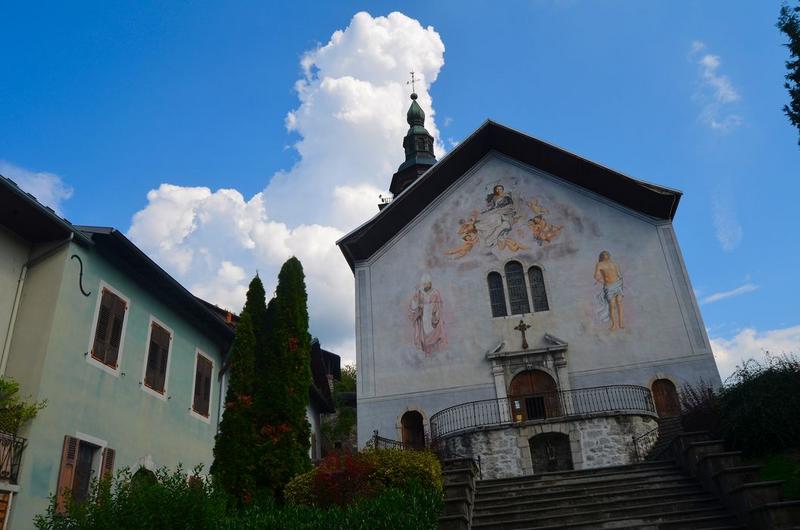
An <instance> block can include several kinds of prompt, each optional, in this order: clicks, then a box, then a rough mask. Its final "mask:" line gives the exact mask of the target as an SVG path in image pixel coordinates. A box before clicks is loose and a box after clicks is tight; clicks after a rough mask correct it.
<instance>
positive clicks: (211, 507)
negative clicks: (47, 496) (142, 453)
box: [34, 466, 227, 530]
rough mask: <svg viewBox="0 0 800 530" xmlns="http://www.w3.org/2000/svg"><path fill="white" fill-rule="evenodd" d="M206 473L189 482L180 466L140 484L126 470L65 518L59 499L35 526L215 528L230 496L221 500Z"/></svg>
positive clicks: (54, 529) (75, 529)
mask: <svg viewBox="0 0 800 530" xmlns="http://www.w3.org/2000/svg"><path fill="white" fill-rule="evenodd" d="M200 471H201V469H200V468H196V469H195V470H194V474H195V476H196V477H197V478H193V479H192V480H187V478H188V477H187V474H186V472H185V471H184V470H183V469H182V468H181V467H180V466H179V467H178V469H177V470H175V471H174V472H170V471H168V470H166V469H159V470H157V471H156V472H155V480H135V479H133V474H132V473H131V471H130V470H129V469H127V468H126V469H122V470H120V471H118V472H117V474H116V475H115V477H114V478H113V479H110V480H103V481H101V482H97V481H95V482H94V483H93V484H92V487H91V491H90V495H89V497H88V500H87V501H85V502H82V503H74V502H71V500H68V501H67V507H66V513H65V514H63V515H59V514H57V513H56V498H55V497H53V498H52V499H51V502H50V506H49V507H48V509H47V512H46V513H45V514H43V515H38V516H37V517H36V518H35V519H34V524H35V525H36V528H38V529H40V530H108V529H110V528H115V529H121V530H124V529H137V530H138V529H142V530H151V529H152V530H157V529H159V530H160V529H164V528H174V529H179V528H186V529H188V528H197V529H199V530H203V529H210V528H214V526H213V525H211V524H209V523H210V522H212V521H216V520H221V519H222V518H224V516H225V513H226V504H227V502H226V501H227V497H226V496H223V495H215V494H214V491H213V488H212V485H211V482H210V481H209V480H208V479H204V478H200V477H199V473H200Z"/></svg>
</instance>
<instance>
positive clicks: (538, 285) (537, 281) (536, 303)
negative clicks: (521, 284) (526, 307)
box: [528, 266, 550, 311]
mask: <svg viewBox="0 0 800 530" xmlns="http://www.w3.org/2000/svg"><path fill="white" fill-rule="evenodd" d="M528 283H530V284H531V300H532V301H533V310H534V311H547V310H548V309H550V306H549V305H548V304H547V290H546V289H545V288H544V274H543V273H542V269H541V268H540V267H535V266H534V267H531V268H530V269H528Z"/></svg>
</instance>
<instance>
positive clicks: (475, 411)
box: [430, 385, 655, 440]
mask: <svg viewBox="0 0 800 530" xmlns="http://www.w3.org/2000/svg"><path fill="white" fill-rule="evenodd" d="M614 412H621V413H626V414H636V413H644V414H647V413H650V414H654V413H655V407H654V406H653V397H652V395H651V394H650V390H649V389H647V388H645V387H643V386H636V385H612V386H598V387H592V388H580V389H576V390H565V391H558V392H549V393H544V394H532V395H529V396H515V397H513V398H511V397H509V398H499V399H485V400H482V401H471V402H469V403H462V404H460V405H455V406H453V407H450V408H446V409H444V410H441V411H439V412H437V413H436V414H434V415H433V416H431V419H430V428H431V437H432V438H433V439H434V440H435V439H439V438H443V437H446V436H450V435H452V434H457V433H462V432H466V431H472V430H477V429H484V428H491V427H499V426H503V425H511V424H514V423H520V422H525V421H534V420H546V419H556V418H570V417H575V416H582V415H585V414H598V413H614Z"/></svg>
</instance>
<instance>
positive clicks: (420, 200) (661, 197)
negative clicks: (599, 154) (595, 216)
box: [336, 120, 682, 269]
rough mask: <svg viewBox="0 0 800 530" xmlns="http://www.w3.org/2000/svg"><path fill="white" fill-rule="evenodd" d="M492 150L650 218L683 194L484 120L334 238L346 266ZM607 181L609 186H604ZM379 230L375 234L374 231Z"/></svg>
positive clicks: (669, 212) (666, 211)
mask: <svg viewBox="0 0 800 530" xmlns="http://www.w3.org/2000/svg"><path fill="white" fill-rule="evenodd" d="M492 150H494V151H497V152H499V153H501V154H504V155H506V156H509V157H511V158H514V159H517V160H520V161H521V162H523V163H525V164H528V165H531V166H534V167H537V168H539V169H541V170H542V171H545V172H547V173H550V174H552V175H555V176H557V177H559V178H562V179H564V180H567V181H569V182H572V183H573V184H576V185H578V186H581V187H583V188H584V189H588V190H589V191H592V192H594V193H597V194H599V195H602V196H605V197H606V198H609V199H611V200H613V201H615V202H617V203H619V204H621V205H623V206H625V207H627V208H630V209H633V210H636V211H639V212H640V213H643V214H644V215H647V216H649V217H654V218H658V219H665V220H672V219H673V217H674V216H675V213H676V211H677V208H678V203H679V202H680V198H681V195H682V193H681V192H680V191H678V190H673V189H669V188H665V187H662V186H658V185H656V184H651V183H649V182H644V181H640V180H637V179H634V178H632V177H629V176H627V175H625V174H623V173H620V172H618V171H615V170H612V169H609V168H607V167H605V166H602V165H600V164H598V163H596V162H592V161H591V160H588V159H586V158H583V157H581V156H579V155H576V154H574V153H571V152H569V151H567V150H565V149H562V148H560V147H558V146H555V145H553V144H549V143H547V142H544V141H542V140H538V139H536V138H533V137H532V136H528V135H526V134H524V133H521V132H519V131H516V130H514V129H511V128H509V127H506V126H504V125H500V124H498V123H496V122H493V121H491V120H487V121H485V122H484V123H483V124H482V125H481V126H480V127H479V128H478V129H476V130H475V131H474V132H473V133H472V134H471V135H470V136H469V137H468V138H467V139H466V140H464V141H463V142H461V143H460V144H459V145H458V146H456V148H455V149H453V150H452V151H451V152H449V153H448V154H447V155H445V156H444V157H443V158H442V159H441V160H440V161H439V162H438V163H436V164H435V165H434V166H432V167H431V168H430V169H428V170H427V171H426V172H425V173H423V174H422V175H421V176H420V177H419V178H418V179H416V180H415V181H414V182H413V183H412V184H411V185H409V186H408V187H407V188H406V189H405V190H403V192H402V193H400V194H399V195H398V196H397V197H396V198H395V199H394V200H393V201H392V202H391V203H389V204H388V205H387V206H386V207H385V208H383V209H382V210H380V211H379V212H378V213H377V214H376V215H375V216H374V217H373V218H371V219H370V220H369V221H367V222H365V223H364V224H362V225H361V226H359V227H357V228H356V229H354V230H352V231H351V232H350V233H348V234H347V235H345V236H343V237H342V238H340V239H339V240H338V241H337V242H336V244H337V245H338V246H339V248H340V250H341V251H342V253H343V254H344V257H345V259H346V260H347V263H348V265H350V268H351V269H354V267H355V263H356V262H357V261H360V260H363V259H368V258H369V257H370V256H372V254H374V253H375V252H376V251H377V250H378V249H379V248H381V247H382V246H383V244H384V243H385V242H386V241H388V240H389V239H390V238H391V237H393V236H394V235H395V234H397V233H398V232H399V231H400V230H401V229H402V228H403V227H404V226H405V225H406V224H407V223H408V222H410V221H411V220H412V219H413V218H414V217H415V216H416V215H418V214H419V212H421V211H422V210H423V209H424V208H425V207H426V206H427V205H428V204H430V202H431V201H433V200H434V199H435V198H436V197H438V195H439V194H440V193H442V192H443V191H444V190H445V189H447V187H449V186H450V185H451V184H452V183H453V182H455V181H456V180H457V179H458V178H460V176H461V175H463V174H464V173H466V171H468V170H469V168H471V167H472V166H474V165H475V164H476V163H477V162H478V161H480V159H481V158H483V157H484V156H485V155H486V154H487V153H489V152H490V151H492ZM600 180H603V184H602V186H601V185H599V184H598V182H599V181H600ZM609 184H611V186H613V189H611V190H609V189H608V187H609ZM411 197H413V200H412V199H411ZM378 229H380V234H379V235H376V234H375V232H376V231H378Z"/></svg>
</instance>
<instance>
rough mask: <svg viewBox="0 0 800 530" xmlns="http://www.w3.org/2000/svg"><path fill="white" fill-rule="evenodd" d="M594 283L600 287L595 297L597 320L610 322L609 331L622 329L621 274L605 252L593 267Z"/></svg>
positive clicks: (604, 251) (623, 326) (617, 266)
mask: <svg viewBox="0 0 800 530" xmlns="http://www.w3.org/2000/svg"><path fill="white" fill-rule="evenodd" d="M594 281H595V285H599V286H600V289H599V290H598V292H597V294H596V295H595V298H596V301H597V317H598V319H599V320H600V321H602V322H610V325H609V328H608V329H609V330H610V331H614V330H617V329H624V328H625V321H624V319H623V311H622V299H623V298H624V294H623V285H622V273H621V272H620V270H619V265H617V263H616V262H615V261H614V259H613V258H612V257H611V253H610V252H608V251H607V250H603V251H602V252H600V255H599V256H598V258H597V264H595V267H594Z"/></svg>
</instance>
